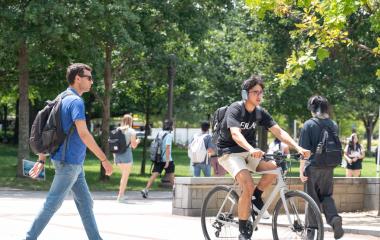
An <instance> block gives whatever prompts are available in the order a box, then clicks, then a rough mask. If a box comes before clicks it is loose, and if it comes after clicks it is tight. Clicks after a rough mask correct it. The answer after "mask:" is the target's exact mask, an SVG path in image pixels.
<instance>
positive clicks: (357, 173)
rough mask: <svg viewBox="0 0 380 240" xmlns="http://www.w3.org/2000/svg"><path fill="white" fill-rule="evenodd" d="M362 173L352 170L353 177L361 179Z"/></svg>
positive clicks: (358, 170) (359, 170)
mask: <svg viewBox="0 0 380 240" xmlns="http://www.w3.org/2000/svg"><path fill="white" fill-rule="evenodd" d="M360 172H361V169H355V170H352V173H353V174H352V175H353V177H360Z"/></svg>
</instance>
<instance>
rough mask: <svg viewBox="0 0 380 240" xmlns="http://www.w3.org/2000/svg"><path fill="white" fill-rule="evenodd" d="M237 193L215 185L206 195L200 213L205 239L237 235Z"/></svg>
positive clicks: (211, 239) (213, 239)
mask: <svg viewBox="0 0 380 240" xmlns="http://www.w3.org/2000/svg"><path fill="white" fill-rule="evenodd" d="M238 200H239V198H238V195H237V194H236V192H235V191H230V189H229V188H227V187H222V186H220V187H217V188H214V189H213V190H211V191H210V192H209V194H208V195H207V196H206V198H205V200H204V202H203V206H202V213H201V222H202V230H203V234H204V236H205V238H206V239H208V240H216V239H231V240H232V239H233V240H236V239H237V238H238V236H239V221H238V217H237V207H238V202H239V201H238Z"/></svg>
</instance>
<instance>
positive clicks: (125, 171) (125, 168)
mask: <svg viewBox="0 0 380 240" xmlns="http://www.w3.org/2000/svg"><path fill="white" fill-rule="evenodd" d="M118 166H119V168H120V170H121V179H120V187H119V195H118V197H117V198H118V199H121V198H123V197H124V194H125V189H126V187H127V184H128V178H129V174H130V172H131V169H132V163H119V164H118Z"/></svg>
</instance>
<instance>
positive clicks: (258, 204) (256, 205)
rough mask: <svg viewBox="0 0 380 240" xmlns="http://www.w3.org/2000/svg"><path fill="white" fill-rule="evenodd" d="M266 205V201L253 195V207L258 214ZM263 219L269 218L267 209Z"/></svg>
mask: <svg viewBox="0 0 380 240" xmlns="http://www.w3.org/2000/svg"><path fill="white" fill-rule="evenodd" d="M263 206H264V202H263V200H262V199H261V198H258V199H256V198H255V197H254V196H252V209H253V211H255V213H256V215H257V214H259V212H260V210H261V208H262V207H263ZM262 218H263V219H269V218H270V214H269V212H268V211H267V210H265V212H264V213H263V216H262Z"/></svg>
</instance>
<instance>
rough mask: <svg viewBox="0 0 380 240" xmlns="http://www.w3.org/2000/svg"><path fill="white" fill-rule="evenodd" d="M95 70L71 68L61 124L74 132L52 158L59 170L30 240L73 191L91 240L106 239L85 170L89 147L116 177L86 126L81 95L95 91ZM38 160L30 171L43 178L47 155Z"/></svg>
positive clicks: (41, 229)
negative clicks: (96, 213) (92, 88)
mask: <svg viewBox="0 0 380 240" xmlns="http://www.w3.org/2000/svg"><path fill="white" fill-rule="evenodd" d="M91 71H92V69H91V68H90V67H89V66H87V65H85V64H82V63H75V64H72V65H70V66H69V67H68V68H67V72H66V79H67V81H68V82H69V87H68V88H67V90H66V91H67V92H68V93H69V95H68V96H66V97H65V98H64V99H63V100H62V105H61V107H62V108H61V121H62V126H63V130H64V132H65V133H66V134H67V135H68V134H69V131H70V129H72V131H73V132H72V134H70V135H69V136H68V139H67V146H66V149H64V146H63V144H62V145H61V146H60V147H59V148H58V150H57V151H56V152H55V153H54V154H52V156H51V159H52V163H53V165H54V167H55V175H54V179H53V182H52V185H51V187H50V190H49V193H48V195H47V197H46V201H45V203H44V206H43V208H42V210H41V211H40V213H39V214H38V216H37V217H36V219H35V220H34V222H33V224H32V226H31V228H30V230H29V231H28V233H27V236H26V239H27V240H29V239H37V238H38V236H39V235H40V234H41V232H42V231H43V229H44V228H45V227H46V225H47V224H48V222H49V220H50V219H51V217H52V216H53V215H54V213H55V212H56V211H57V210H58V209H59V208H60V206H61V205H62V203H63V200H64V199H65V197H66V196H67V195H68V194H69V192H70V190H71V191H72V192H73V196H74V201H75V204H76V206H77V209H78V211H79V215H80V216H81V219H82V222H83V225H84V228H85V230H86V233H87V236H88V238H89V239H91V240H93V239H94V240H98V239H102V238H101V237H100V235H99V231H98V227H97V225H96V221H95V216H94V212H93V200H92V197H91V194H90V191H89V189H88V186H87V182H86V179H85V175H84V171H83V162H84V159H85V156H86V147H88V148H89V149H90V150H91V151H92V152H93V153H94V154H95V156H96V157H98V158H99V160H100V161H101V162H102V166H103V167H104V169H105V170H106V174H107V175H111V174H112V165H111V163H110V162H109V161H108V159H107V157H106V155H105V154H104V153H103V151H102V150H101V149H100V147H99V146H98V145H97V144H96V142H95V140H94V138H93V136H92V135H91V133H90V132H89V131H88V128H87V125H86V117H85V108H84V102H83V99H82V98H81V96H82V94H83V93H85V92H88V91H90V89H91V85H92V84H93V79H92V75H91ZM63 151H65V154H63ZM38 159H39V160H38V162H36V164H35V165H34V166H33V168H32V169H31V170H30V172H29V174H30V176H31V177H37V176H38V175H39V173H40V172H41V170H42V169H43V165H44V163H45V160H46V156H45V155H44V154H39V157H38Z"/></svg>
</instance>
